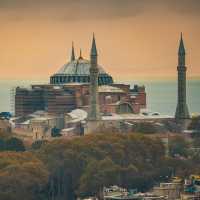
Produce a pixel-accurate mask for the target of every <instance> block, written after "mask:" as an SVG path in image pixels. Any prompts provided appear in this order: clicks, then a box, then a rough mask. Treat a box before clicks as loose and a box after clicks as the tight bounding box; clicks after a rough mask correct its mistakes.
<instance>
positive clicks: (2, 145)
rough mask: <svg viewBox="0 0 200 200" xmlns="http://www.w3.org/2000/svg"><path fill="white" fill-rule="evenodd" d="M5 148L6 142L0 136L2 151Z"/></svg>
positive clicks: (0, 149)
mask: <svg viewBox="0 0 200 200" xmlns="http://www.w3.org/2000/svg"><path fill="white" fill-rule="evenodd" d="M4 150H5V142H4V140H3V139H1V138H0V151H4Z"/></svg>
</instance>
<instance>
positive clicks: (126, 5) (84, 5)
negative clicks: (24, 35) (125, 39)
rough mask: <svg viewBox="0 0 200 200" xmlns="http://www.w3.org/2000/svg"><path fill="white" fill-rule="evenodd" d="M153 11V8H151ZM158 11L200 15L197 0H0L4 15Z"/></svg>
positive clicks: (103, 15) (75, 16) (104, 15)
mask: <svg viewBox="0 0 200 200" xmlns="http://www.w3.org/2000/svg"><path fill="white" fill-rule="evenodd" d="M152 11H153V12H152ZM154 11H156V12H157V11H160V12H161V13H163V14H164V13H165V12H173V13H177V14H179V15H199V13H200V12H199V11H200V1H199V0H34V1H33V0H0V13H1V17H3V18H4V19H21V20H22V19H30V18H33V19H56V20H84V19H91V20H94V19H95V20H96V19H110V18H116V19H117V18H125V17H134V16H137V15H139V14H143V13H148V12H152V13H154Z"/></svg>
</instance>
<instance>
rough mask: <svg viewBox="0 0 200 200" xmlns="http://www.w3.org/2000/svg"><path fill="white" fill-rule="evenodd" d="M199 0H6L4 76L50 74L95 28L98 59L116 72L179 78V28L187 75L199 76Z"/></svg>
mask: <svg viewBox="0 0 200 200" xmlns="http://www.w3.org/2000/svg"><path fill="white" fill-rule="evenodd" d="M199 10H200V2H199V1H198V0H190V1H188V0H175V1H172V0H168V1H164V0H160V1H158V0H152V1H151V3H150V2H149V1H147V0H142V1H138V0H125V1H123V2H122V1H120V0H109V1H105V0H103V1H101V2H99V1H94V0H93V1H91V0H85V1H83V0H76V1H71V0H67V1H63V0H59V1H56V2H55V1H52V0H50V1H46V0H43V1H39V0H38V1H34V2H32V1H29V0H27V1H25V0H20V1H19V0H18V1H17V0H12V1H3V0H0V11H1V12H0V16H1V18H0V25H1V27H2V28H1V31H0V44H1V45H0V51H1V54H0V66H1V67H0V78H1V79H12V78H15V79H25V78H26V79H48V77H49V76H50V75H52V74H53V73H55V72H56V71H58V70H59V68H60V67H61V66H62V65H64V64H65V63H66V62H68V61H70V54H71V43H72V41H74V46H75V50H76V56H78V55H79V49H80V48H81V49H82V55H83V57H84V58H87V59H89V50H90V46H91V42H92V33H93V32H95V36H96V42H97V48H98V52H99V64H100V65H102V66H103V67H104V68H105V70H106V71H107V72H109V73H110V74H112V75H113V77H114V78H115V79H117V80H124V79H127V80H132V79H147V78H149V79H163V78H165V79H175V78H176V75H177V74H176V67H177V51H178V45H179V39H180V32H183V39H184V43H185V47H186V53H187V55H186V65H187V67H188V73H187V74H188V77H190V78H191V77H192V78H195V77H197V78H199V77H200V68H199V65H200V59H199V56H198V53H199V51H200V46H199V45H198V44H199V35H200V28H199V27H200V26H199V25H200V14H199V12H198V11H199Z"/></svg>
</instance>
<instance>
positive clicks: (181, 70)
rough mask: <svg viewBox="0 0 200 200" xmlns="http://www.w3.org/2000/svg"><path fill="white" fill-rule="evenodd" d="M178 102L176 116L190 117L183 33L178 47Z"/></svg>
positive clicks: (177, 117) (181, 117) (179, 117)
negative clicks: (187, 100) (187, 101)
mask: <svg viewBox="0 0 200 200" xmlns="http://www.w3.org/2000/svg"><path fill="white" fill-rule="evenodd" d="M177 71H178V102H177V107H176V114H175V118H176V119H178V120H180V119H189V118H190V115H189V111H188V106H187V103H186V71H187V67H186V66H185V47H184V42H183V35H182V33H181V38H180V43H179V49H178V67H177Z"/></svg>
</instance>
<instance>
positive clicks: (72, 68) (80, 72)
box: [50, 56, 113, 85]
mask: <svg viewBox="0 0 200 200" xmlns="http://www.w3.org/2000/svg"><path fill="white" fill-rule="evenodd" d="M98 68H99V78H98V82H99V85H109V84H112V83H113V79H112V77H111V76H110V75H109V74H107V73H106V72H105V71H104V69H103V68H102V67H101V66H100V65H98ZM89 69H90V61H89V60H86V59H83V58H82V56H80V57H79V58H78V59H75V60H72V61H70V62H68V63H66V64H65V65H63V66H62V67H61V68H60V69H59V71H58V72H57V73H55V74H54V75H53V76H51V78H50V83H51V84H65V83H89V82H90V71H89Z"/></svg>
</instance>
